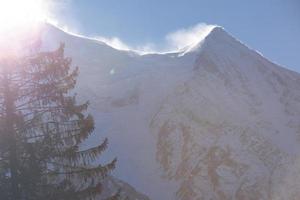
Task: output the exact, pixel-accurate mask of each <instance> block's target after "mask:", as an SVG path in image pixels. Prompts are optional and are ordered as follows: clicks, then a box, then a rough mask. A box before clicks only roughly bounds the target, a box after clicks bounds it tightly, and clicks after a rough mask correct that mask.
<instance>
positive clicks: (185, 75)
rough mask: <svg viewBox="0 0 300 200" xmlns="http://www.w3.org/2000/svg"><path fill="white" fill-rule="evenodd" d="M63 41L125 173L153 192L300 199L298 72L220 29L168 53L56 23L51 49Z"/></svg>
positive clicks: (189, 198) (183, 197)
mask: <svg viewBox="0 0 300 200" xmlns="http://www.w3.org/2000/svg"><path fill="white" fill-rule="evenodd" d="M59 41H64V42H65V43H66V52H67V54H68V55H69V56H71V57H72V58H73V62H74V63H75V64H76V65H78V66H79V67H80V75H79V79H78V87H77V88H76V90H77V93H78V96H79V97H80V98H83V99H90V101H91V108H92V109H91V110H90V111H91V112H92V114H93V115H94V116H96V122H97V126H98V129H99V130H101V134H102V135H101V136H103V134H107V136H108V137H109V139H110V146H111V151H110V152H109V156H108V157H110V156H117V157H118V159H119V162H118V168H117V169H116V176H117V177H119V178H121V179H122V180H124V181H126V182H128V183H130V184H131V185H133V186H134V187H135V188H137V189H138V190H139V191H141V192H143V193H145V194H147V195H148V196H149V197H150V198H151V199H165V200H167V199H170V200H173V199H180V200H200V199H201V200H210V199H214V200H226V199H228V200H256V199H260V200H279V199H289V200H290V199H291V200H296V199H300V194H299V191H300V184H299V183H300V179H299V178H300V177H299V174H300V162H299V161H300V160H299V158H300V140H299V139H300V75H299V74H298V73H295V72H292V71H289V70H287V69H284V68H281V67H279V66H277V65H276V64H274V63H271V62H270V61H268V60H267V59H265V58H264V57H263V56H261V55H260V54H258V53H257V52H255V51H253V50H251V49H249V48H248V47H246V46H245V45H243V44H242V43H240V42H239V41H237V40H236V39H234V38H233V37H232V36H230V35H229V34H228V33H226V32H225V31H224V30H223V29H222V28H219V27H217V28H214V29H213V30H212V31H211V32H210V34H209V35H208V36H207V37H206V38H205V39H204V40H203V41H202V42H200V43H199V44H198V45H196V46H195V47H193V48H189V51H187V52H179V53H173V54H163V55H160V54H149V55H144V56H140V55H137V54H136V53H134V52H127V51H118V50H115V49H113V48H111V47H109V46H107V45H105V44H103V43H99V42H97V41H93V40H89V39H85V38H79V37H75V36H71V35H68V34H66V33H64V32H62V31H60V30H57V29H55V28H53V27H47V28H46V34H45V37H44V44H45V46H46V47H47V48H51V47H54V46H55V45H56V44H57V43H58V42H59ZM112 72H113V73H112ZM93 141H94V140H91V141H90V143H91V144H92V143H93Z"/></svg>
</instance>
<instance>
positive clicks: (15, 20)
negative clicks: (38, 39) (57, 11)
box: [0, 0, 47, 34]
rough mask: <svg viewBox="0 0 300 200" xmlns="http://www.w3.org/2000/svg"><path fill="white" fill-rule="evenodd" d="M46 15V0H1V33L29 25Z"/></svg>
mask: <svg viewBox="0 0 300 200" xmlns="http://www.w3.org/2000/svg"><path fill="white" fill-rule="evenodd" d="M46 17H47V4H46V1H45V0H0V34H1V32H2V34H3V32H9V31H15V29H19V28H24V27H28V26H30V25H32V24H35V23H37V22H41V21H43V20H45V19H46Z"/></svg>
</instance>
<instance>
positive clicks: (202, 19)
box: [55, 0, 300, 72]
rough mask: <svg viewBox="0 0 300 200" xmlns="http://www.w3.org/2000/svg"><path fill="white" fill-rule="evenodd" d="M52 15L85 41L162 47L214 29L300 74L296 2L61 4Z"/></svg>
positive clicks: (110, 0) (94, 0)
mask: <svg viewBox="0 0 300 200" xmlns="http://www.w3.org/2000/svg"><path fill="white" fill-rule="evenodd" d="M64 2H65V3H63V4H61V9H57V10H56V12H55V15H56V17H57V19H58V21H59V22H60V23H61V24H62V25H66V26H67V27H69V28H70V29H71V30H76V32H79V33H81V34H84V35H87V36H102V37H117V38H119V39H120V40H122V41H123V42H124V43H126V44H127V45H129V46H135V47H138V46H143V45H146V44H151V45H153V46H158V47H159V46H161V45H162V44H164V43H165V40H166V35H168V34H170V33H172V32H174V31H176V30H179V29H183V28H189V27H193V26H195V25H197V24H198V23H206V24H217V25H220V26H223V27H224V28H225V29H226V30H227V31H228V32H229V33H231V34H232V35H233V36H235V37H236V38H237V39H239V40H241V41H242V42H244V43H245V44H247V45H248V46H249V47H251V48H253V49H256V50H258V51H260V52H261V53H262V54H263V55H264V56H266V57H267V58H269V59H270V60H272V61H274V62H276V63H279V64H280V65H282V66H285V67H287V68H290V69H293V70H295V71H298V72H300V0H66V1H64Z"/></svg>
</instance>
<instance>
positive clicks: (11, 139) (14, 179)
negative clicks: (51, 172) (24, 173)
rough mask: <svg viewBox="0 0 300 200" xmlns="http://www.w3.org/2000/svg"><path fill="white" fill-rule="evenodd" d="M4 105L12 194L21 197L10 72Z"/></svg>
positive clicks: (5, 80)
mask: <svg viewBox="0 0 300 200" xmlns="http://www.w3.org/2000/svg"><path fill="white" fill-rule="evenodd" d="M4 87H5V92H4V107H5V115H6V123H5V132H6V139H7V142H8V145H9V147H8V153H9V158H8V160H9V168H10V176H11V196H12V199H13V200H19V199H20V189H19V183H18V158H17V144H16V133H15V130H14V122H15V119H14V118H15V117H14V110H15V106H14V98H13V92H12V89H11V87H10V80H9V77H8V74H6V75H5V79H4Z"/></svg>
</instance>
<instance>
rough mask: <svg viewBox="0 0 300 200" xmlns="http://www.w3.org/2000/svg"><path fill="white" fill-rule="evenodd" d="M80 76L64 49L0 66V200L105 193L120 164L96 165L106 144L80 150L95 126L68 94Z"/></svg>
mask: <svg viewBox="0 0 300 200" xmlns="http://www.w3.org/2000/svg"><path fill="white" fill-rule="evenodd" d="M77 75H78V68H77V67H76V68H75V69H72V68H71V59H70V58H67V57H65V55H64V45H63V44H61V45H60V47H59V48H58V49H57V50H55V51H51V52H38V53H34V54H31V55H29V56H26V57H25V56H24V57H23V58H18V59H6V60H1V61H0V199H6V200H41V199H43V200H69V199H70V200H77V199H78V200H79V199H80V200H82V199H93V198H94V197H95V196H96V195H97V194H99V193H100V192H101V180H102V179H103V178H104V177H105V176H106V175H107V173H109V172H110V171H111V170H113V169H114V167H115V163H116V159H114V160H112V161H111V162H110V163H107V164H105V165H95V163H97V161H98V157H99V156H100V154H101V153H102V152H103V151H104V150H105V149H106V148H107V143H108V142H107V139H105V140H104V141H103V142H100V144H99V145H98V146H95V147H92V148H87V149H83V148H82V145H81V144H82V143H83V142H84V141H85V140H86V139H87V138H88V137H89V136H90V135H91V134H92V133H93V130H94V121H93V118H92V116H91V115H88V114H86V109H87V108H88V105H89V103H88V102H85V103H83V104H78V103H77V102H76V94H72V93H70V92H71V90H72V89H73V88H74V87H75V84H76V77H77Z"/></svg>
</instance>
